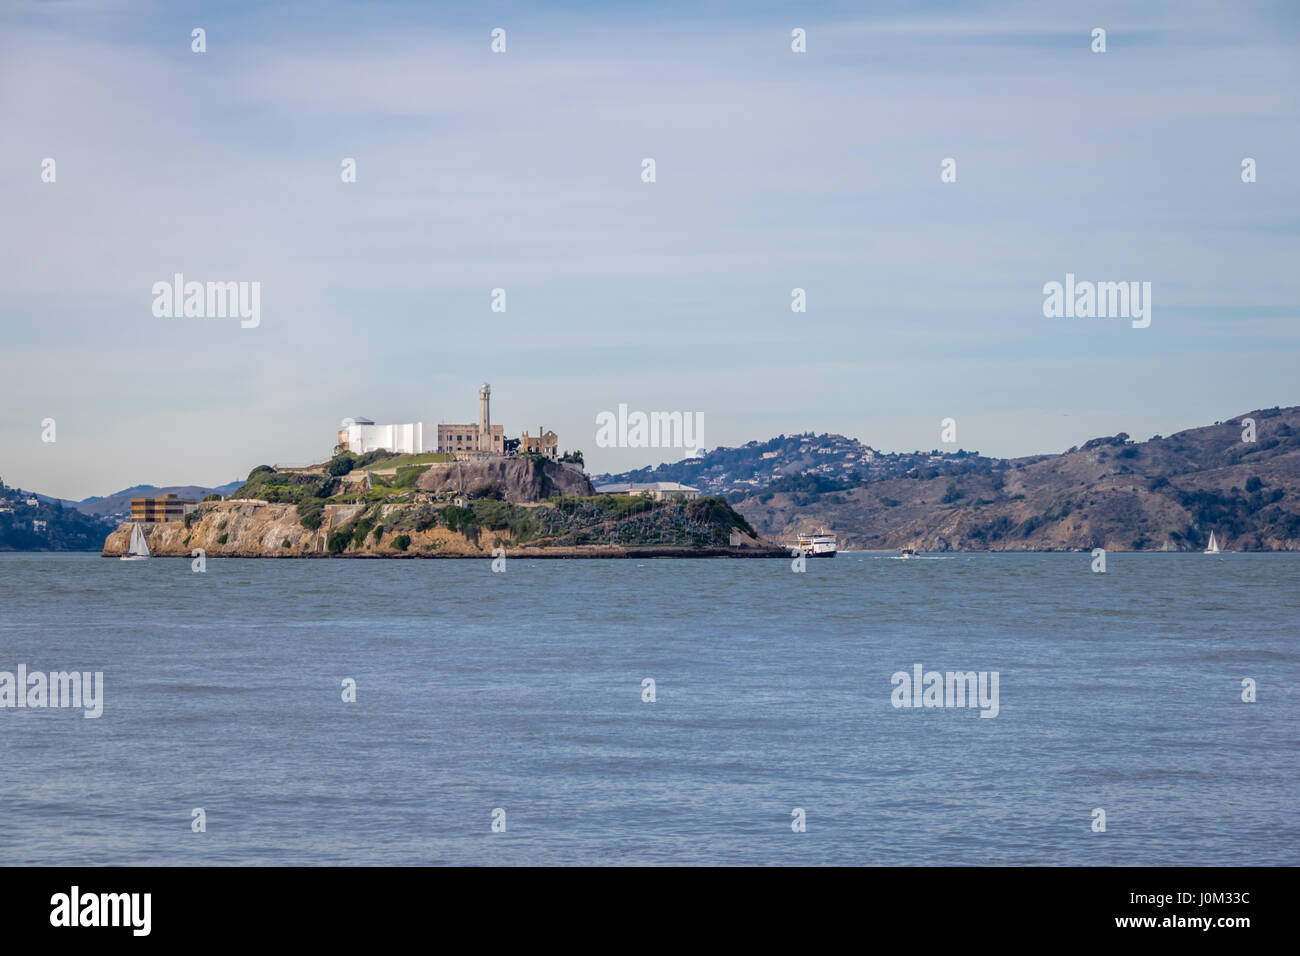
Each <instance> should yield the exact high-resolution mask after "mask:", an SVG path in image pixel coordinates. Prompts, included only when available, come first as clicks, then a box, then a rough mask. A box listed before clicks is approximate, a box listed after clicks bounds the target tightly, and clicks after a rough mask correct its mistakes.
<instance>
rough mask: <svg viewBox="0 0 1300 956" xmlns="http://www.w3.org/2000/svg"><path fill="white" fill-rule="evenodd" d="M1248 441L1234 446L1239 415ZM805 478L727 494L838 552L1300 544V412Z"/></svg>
mask: <svg viewBox="0 0 1300 956" xmlns="http://www.w3.org/2000/svg"><path fill="white" fill-rule="evenodd" d="M1243 418H1253V419H1254V420H1255V422H1256V441H1254V442H1243V441H1242V431H1243V427H1244V426H1243V425H1242V423H1241V422H1242V419H1243ZM844 470H845V472H846V474H845V475H844V476H843V477H841V478H838V479H832V478H831V476H830V475H827V474H825V473H822V474H807V473H805V474H802V475H798V476H793V477H790V478H787V479H784V480H781V481H775V482H770V483H769V484H768V486H767V487H766V488H764V489H755V490H753V491H748V492H743V493H741V494H733V495H731V496H730V500H731V501H732V504H733V505H734V507H735V508H736V510H737V511H739V512H740V513H741V514H742V515H744V516H745V518H747V519H748V520H749V522H750V523H751V524H752V525H754V527H755V528H756V529H757V530H758V532H759V533H760V534H762V535H764V536H767V537H770V538H777V539H784V538H788V537H792V536H793V535H794V534H796V533H798V532H799V531H805V530H810V529H813V528H817V527H821V526H825V527H826V528H828V529H829V530H832V531H834V532H836V533H837V534H838V535H839V537H840V544H841V547H847V548H862V549H897V548H903V547H914V548H917V549H918V550H925V551H947V550H1029V551H1041V550H1076V549H1079V550H1089V549H1092V548H1094V547H1101V548H1106V549H1108V550H1155V549H1160V550H1177V551H1184V550H1201V549H1203V548H1204V547H1205V545H1206V543H1207V541H1208V538H1209V535H1210V532H1211V531H1214V532H1215V533H1216V536H1217V537H1218V539H1219V541H1220V543H1221V545H1222V547H1224V548H1227V549H1231V550H1238V551H1261V550H1262V551H1295V550H1300V407H1291V408H1272V409H1264V410H1259V411H1255V412H1248V413H1246V414H1245V415H1242V416H1239V417H1237V418H1234V419H1232V420H1230V421H1225V422H1221V423H1216V424H1214V425H1207V426H1204V427H1201V428H1193V429H1189V430H1187V431H1183V432H1179V433H1178V434H1175V435H1171V436H1169V437H1168V438H1164V437H1161V436H1156V437H1153V438H1151V439H1150V440H1148V441H1145V442H1133V441H1131V440H1130V439H1129V436H1128V435H1126V434H1124V433H1120V434H1118V435H1114V436H1109V437H1103V438H1094V439H1092V440H1091V441H1088V442H1086V443H1084V445H1083V446H1082V447H1078V448H1072V449H1070V450H1069V451H1068V452H1066V453H1064V454H1061V455H1038V456H1032V457H1029V458H1018V459H989V458H981V457H979V456H971V457H969V458H968V459H967V460H966V461H953V460H943V459H940V460H936V461H934V462H933V463H929V464H927V465H925V466H918V467H913V468H911V469H909V470H908V471H907V472H906V473H903V474H897V473H894V474H891V473H887V472H882V473H879V474H875V475H872V474H855V473H853V470H852V469H844Z"/></svg>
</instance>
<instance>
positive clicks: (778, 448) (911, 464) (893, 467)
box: [591, 432, 993, 498]
mask: <svg viewBox="0 0 1300 956" xmlns="http://www.w3.org/2000/svg"><path fill="white" fill-rule="evenodd" d="M982 461H989V462H992V461H993V459H984V458H981V457H980V455H979V453H978V452H968V451H964V450H959V451H954V452H944V451H937V450H936V451H913V452H888V453H887V452H881V451H877V450H876V449H874V448H872V447H870V446H869V445H864V444H862V442H860V441H858V440H857V439H854V438H846V437H845V436H843V435H831V434H822V435H814V434H813V433H812V432H808V433H806V434H802V435H779V436H777V437H776V438H772V439H770V440H768V441H765V442H757V441H752V442H749V443H748V444H747V445H742V446H741V447H739V448H715V449H714V450H713V451H711V452H709V453H708V454H706V455H703V456H701V457H698V458H687V459H685V460H683V461H677V462H666V463H664V464H662V465H656V466H654V467H646V468H641V469H638V470H636V471H625V472H621V473H619V474H610V475H597V476H594V477H593V478H592V479H591V480H592V483H593V484H595V485H603V484H611V483H616V482H624V481H629V482H650V481H678V482H681V483H682V484H685V485H692V486H693V487H696V488H699V489H700V491H701V492H703V493H704V494H707V495H725V496H727V497H729V498H736V497H737V496H744V495H747V494H750V493H752V492H753V491H755V490H756V489H763V488H768V487H770V486H772V485H774V484H779V483H781V482H783V481H788V480H789V479H792V478H800V479H801V480H802V481H804V482H809V481H812V482H821V483H823V484H826V486H827V487H829V484H827V483H834V482H839V481H843V480H848V481H852V482H858V481H876V480H880V479H882V478H888V477H892V476H896V475H904V474H907V473H908V472H909V471H912V470H913V469H930V468H935V469H939V470H943V471H948V470H955V469H961V468H966V467H968V466H969V465H970V464H972V463H978V462H982Z"/></svg>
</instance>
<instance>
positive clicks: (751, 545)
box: [103, 496, 785, 558]
mask: <svg viewBox="0 0 1300 956" xmlns="http://www.w3.org/2000/svg"><path fill="white" fill-rule="evenodd" d="M557 502H558V503H542V504H528V503H524V504H520V503H513V502H504V501H499V500H495V499H478V500H475V501H470V502H468V503H467V505H466V506H465V507H460V506H457V505H453V504H446V503H439V502H436V501H434V500H432V499H431V498H428V497H427V496H426V498H425V500H420V501H405V502H383V501H381V502H376V501H370V502H361V503H358V504H327V505H324V506H323V509H321V510H320V511H319V512H317V511H316V509H315V507H310V508H307V509H306V511H305V514H306V515H307V518H306V519H304V517H303V514H304V513H300V511H299V509H298V507H297V506H296V505H293V504H285V503H268V502H265V501H258V500H253V499H231V500H227V501H218V502H208V503H205V504H204V505H202V506H201V507H200V508H199V509H198V510H196V511H194V512H191V513H190V514H189V515H187V516H186V518H187V521H174V522H167V523H161V524H142V525H141V526H140V527H141V530H142V531H143V532H144V535H145V540H146V542H147V543H148V545H149V551H150V553H151V554H153V555H155V556H157V557H186V558H188V557H191V556H192V553H193V551H194V550H196V549H202V551H203V552H204V556H205V557H213V558H217V557H229V558H304V557H309V558H310V557H320V558H327V557H360V558H366V557H456V558H462V557H483V556H490V555H492V553H493V551H494V549H496V548H498V547H503V548H507V549H508V551H509V553H510V554H512V555H515V554H518V555H521V556H532V557H540V558H551V557H666V556H674V557H720V556H727V557H770V556H783V555H784V554H785V551H784V550H782V549H779V548H774V547H772V546H771V545H769V544H768V543H767V542H764V541H760V540H758V539H756V538H754V537H753V536H752V535H750V534H749V533H748V527H747V526H745V525H744V521H743V519H741V518H740V517H739V516H738V515H736V514H735V513H734V512H732V511H731V510H730V509H729V508H727V506H726V505H725V504H724V503H723V502H721V501H717V500H713V499H710V500H706V501H698V502H685V503H664V504H654V503H651V502H648V501H643V500H632V499H626V500H622V501H620V500H615V499H608V498H601V499H575V498H568V499H557ZM303 520H308V521H310V522H312V523H315V521H316V520H319V522H320V523H319V527H316V528H307V527H304V526H303V523H302V522H303ZM130 540H131V525H130V524H129V523H127V524H123V525H121V526H120V527H119V528H118V529H117V530H115V531H114V532H112V533H111V534H110V535H109V536H108V538H107V540H106V541H105V542H104V550H103V554H104V555H105V556H116V555H120V554H123V553H124V552H125V551H126V549H127V547H128V546H129V544H130Z"/></svg>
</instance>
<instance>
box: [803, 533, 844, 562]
mask: <svg viewBox="0 0 1300 956" xmlns="http://www.w3.org/2000/svg"><path fill="white" fill-rule="evenodd" d="M835 544H836V542H835V535H833V534H830V533H829V532H828V531H827V530H826V529H825V528H822V529H821V530H820V531H818V532H817V533H816V534H801V535H799V540H798V542H797V544H796V545H795V546H796V547H797V548H798V549H799V550H800V551H802V552H803V553H804V556H805V557H809V558H833V557H835Z"/></svg>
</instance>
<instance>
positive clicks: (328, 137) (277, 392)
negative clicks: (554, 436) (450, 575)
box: [0, 0, 1300, 498]
mask: <svg viewBox="0 0 1300 956" xmlns="http://www.w3.org/2000/svg"><path fill="white" fill-rule="evenodd" d="M861 6H862V5H858V4H775V3H764V4H758V5H754V4H743V5H742V4H736V5H721V4H710V5H704V6H702V7H701V6H699V5H697V4H684V3H682V4H653V5H645V6H643V7H641V8H640V9H632V8H629V7H626V6H613V7H612V8H611V7H610V6H609V5H605V4H559V5H546V6H536V5H522V4H520V5H514V4H497V5H492V4H488V5H463V6H460V7H454V8H453V7H449V6H445V5H442V4H379V5H364V6H363V5H359V4H332V3H328V2H323V3H311V4H276V5H265V6H264V5H258V4H246V3H232V4H226V3H223V4H213V3H207V4H203V3H199V4H192V5H186V4H183V5H174V4H163V3H134V2H113V0H109V2H104V3H89V2H46V3H21V2H20V3H15V4H10V5H8V6H6V7H5V8H3V10H2V11H0V209H2V210H3V217H2V218H0V336H2V340H3V353H4V358H5V362H4V369H5V374H4V376H3V377H0V440H2V441H3V447H4V449H5V453H4V454H3V455H2V456H0V478H3V479H4V480H5V481H6V482H7V483H9V484H14V485H20V486H22V487H29V488H33V489H35V490H39V491H42V492H45V493H49V494H56V495H60V496H65V497H72V498H80V497H83V496H85V495H90V494H103V493H107V492H109V491H112V490H115V489H117V488H120V487H124V486H127V485H131V484H135V483H137V482H154V483H158V484H172V483H202V484H209V483H212V484H215V483H218V482H223V481H228V480H230V479H232V478H236V477H241V476H243V475H245V474H246V473H247V472H248V471H249V469H251V468H252V467H253V466H255V465H258V464H261V463H303V462H307V461H311V460H319V459H320V458H321V457H323V456H324V455H327V454H328V453H329V450H330V446H331V445H332V441H333V433H334V430H335V429H336V428H337V424H338V421H339V419H341V418H342V417H344V416H348V415H356V414H364V415H368V416H369V417H370V418H372V419H374V420H376V421H381V422H387V421H397V422H402V421H412V420H444V421H465V420H472V419H473V417H474V415H475V413H476V389H477V386H478V384H479V383H480V382H482V381H490V382H491V383H492V386H493V399H494V418H495V420H496V421H498V422H500V423H502V424H503V425H505V427H506V431H507V433H508V434H512V435H517V434H518V433H519V432H520V431H521V430H522V429H524V428H528V429H530V430H534V429H535V428H536V426H537V425H539V424H542V425H545V426H546V427H548V428H554V429H555V430H556V431H557V432H558V433H559V434H560V440H561V445H562V447H565V448H581V449H583V451H584V452H585V453H586V456H587V462H588V465H589V468H591V469H592V470H598V471H605V470H621V469H623V468H627V467H636V466H639V465H642V464H649V463H652V462H655V461H659V460H663V458H664V456H665V452H663V451H659V450H653V449H645V450H625V451H616V450H603V449H598V448H596V446H595V442H594V436H595V416H596V415H597V414H598V413H599V412H601V411H603V410H613V409H615V408H616V407H617V405H618V404H619V403H627V404H628V405H629V406H630V407H631V408H632V409H643V410H646V411H650V410H680V411H690V412H696V411H698V412H703V413H704V418H705V438H706V444H707V445H709V446H710V447H712V446H716V445H720V444H727V445H734V444H741V443H743V442H745V441H748V440H750V439H760V440H761V439H765V438H768V437H771V436H773V435H776V434H779V433H783V432H784V433H790V432H799V431H807V430H813V431H816V432H823V431H831V432H841V433H844V434H848V435H852V436H855V437H858V438H861V439H862V440H863V441H866V442H868V443H869V444H872V445H874V446H876V447H879V448H884V449H887V450H910V449H913V448H918V447H920V448H933V447H938V446H939V423H940V420H941V419H943V418H946V417H952V418H955V419H956V420H957V423H958V439H959V443H960V444H961V445H962V446H963V447H966V448H976V449H979V450H980V451H982V452H984V453H986V454H998V455H1020V454H1029V453H1035V452H1044V451H1062V450H1064V449H1065V448H1067V447H1069V446H1070V445H1074V444H1078V443H1080V442H1082V441H1083V440H1085V439H1087V438H1091V437H1094V436H1096V435H1101V434H1112V433H1114V432H1117V431H1121V430H1122V431H1127V432H1129V433H1130V434H1132V435H1133V436H1134V437H1138V438H1146V437H1148V436H1149V435H1151V434H1154V433H1157V432H1158V433H1163V434H1169V433H1170V432H1173V431H1176V430H1178V429H1180V428H1185V427H1191V426H1195V425H1199V424H1205V423H1208V422H1211V421H1215V420H1218V419H1222V418H1227V417H1229V416H1231V415H1234V414H1237V413H1240V412H1243V411H1247V410H1249V409H1252V408H1257V407H1261V406H1272V405H1277V404H1281V405H1289V404H1295V403H1296V402H1297V401H1300V396H1298V394H1297V392H1298V390H1297V387H1296V383H1297V375H1296V367H1297V362H1296V356H1297V344H1298V342H1297V340H1298V335H1297V330H1298V329H1300V325H1298V324H1297V318H1300V315H1298V313H1300V295H1298V294H1297V293H1298V292H1300V276H1298V275H1297V268H1296V263H1297V262H1298V261H1300V255H1298V253H1300V241H1298V239H1297V233H1298V227H1300V218H1298V212H1300V202H1298V201H1297V200H1298V199H1300V184H1298V182H1297V179H1298V177H1297V175H1296V156H1297V155H1300V121H1298V120H1300V109H1298V107H1300V102H1298V101H1300V82H1298V81H1300V55H1298V54H1300V50H1297V46H1298V44H1300V16H1298V15H1297V13H1296V8H1295V6H1294V5H1288V4H1255V3H1221V2H1195V0H1193V2H1179V3H1151V4H1143V5H1141V9H1137V8H1136V5H1133V4H1130V3H1112V4H1107V3H1089V4H1064V3H1061V4H1056V3H1038V2H1031V3H997V4H993V3H990V4H982V3H942V4H901V3H900V4H873V5H871V8H870V10H863V9H861ZM196 26H201V27H203V28H204V29H205V30H206V31H207V46H208V52H206V53H204V54H201V55H200V54H194V53H191V52H190V30H191V29H192V28H193V27H196ZM1098 26H1100V27H1103V28H1105V29H1106V30H1107V46H1108V51H1107V52H1106V53H1105V54H1094V53H1092V52H1091V50H1090V39H1091V38H1090V33H1091V30H1092V29H1093V28H1094V27H1098ZM494 27H503V28H505V29H506V31H507V52H506V53H504V54H500V55H496V54H492V53H491V52H490V50H489V42H490V36H489V34H490V31H491V30H492V28H494ZM794 27H802V28H804V29H806V30H807V35H808V52H807V53H806V54H802V55H796V54H793V53H791V51H790V31H791V29H793V28H794ZM647 156H649V157H653V158H654V159H655V160H656V164H657V182H655V183H653V184H646V183H643V182H641V180H640V170H641V160H642V158H643V157H647ZM1247 156H1249V157H1253V158H1254V159H1255V160H1256V161H1257V163H1258V182H1256V183H1253V184H1249V185H1248V184H1243V183H1242V182H1241V179H1240V164H1241V160H1242V158H1243V157H1247ZM45 157H53V158H54V159H55V160H56V162H57V164H58V165H57V173H58V179H57V182H56V183H54V184H46V183H42V182H41V181H40V163H41V160H42V159H43V158H45ZM344 157H354V158H355V159H356V161H357V168H358V181H357V182H356V183H355V184H343V183H341V182H340V178H339V169H340V162H341V160H342V159H343V158H344ZM945 157H954V158H955V159H956V160H957V164H958V166H957V168H958V180H957V182H956V183H951V184H944V183H941V182H940V180H939V164H940V162H941V160H943V159H944V158H945ZM175 272H182V273H184V274H185V275H186V277H187V278H189V279H197V280H200V281H204V280H209V279H211V280H246V281H253V280H256V281H259V282H260V283H261V286H262V321H261V325H260V326H259V327H258V328H256V329H241V328H240V327H239V323H238V321H237V320H222V319H165V318H164V319H160V318H155V317H154V315H153V314H152V311H151V303H152V295H151V293H150V288H151V286H152V284H153V283H154V282H156V281H159V280H169V279H170V278H171V276H172V275H173V273H175ZM1067 272H1073V273H1075V274H1076V275H1077V276H1079V277H1080V278H1081V279H1094V280H1138V281H1149V282H1151V283H1152V286H1153V315H1152V323H1151V326H1150V328H1147V329H1141V330H1138V329H1132V328H1130V327H1129V324H1128V323H1127V322H1125V321H1122V320H1113V319H1093V320H1086V319H1047V318H1044V317H1043V315H1042V308H1041V307H1042V301H1043V297H1042V291H1041V290H1042V286H1043V284H1044V283H1046V282H1049V281H1061V280H1063V279H1064V276H1065V274H1066V273H1067ZM497 287H501V288H505V289H506V290H507V296H508V311H507V312H506V313H504V314H501V313H493V312H491V311H490V308H489V304H490V292H491V290H492V289H493V288H497ZM795 287H801V288H804V289H806V290H807V295H808V311H807V312H806V313H804V314H794V313H792V312H791V311H790V291H791V289H793V288H795ZM47 417H48V418H54V419H55V420H56V422H57V429H58V431H57V436H58V440H57V441H56V442H55V443H53V444H47V443H43V442H42V441H41V421H42V419H45V418H47ZM667 454H668V455H669V456H674V457H679V456H676V455H674V453H673V452H671V451H670V452H667Z"/></svg>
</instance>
